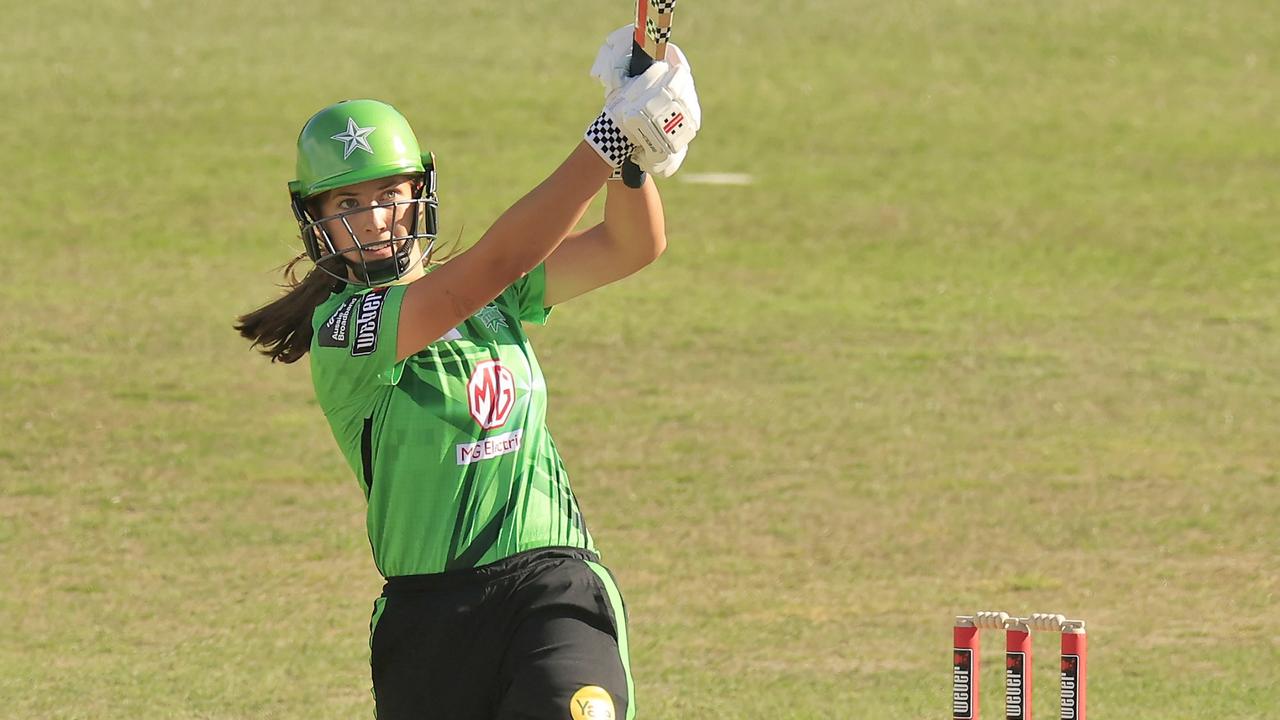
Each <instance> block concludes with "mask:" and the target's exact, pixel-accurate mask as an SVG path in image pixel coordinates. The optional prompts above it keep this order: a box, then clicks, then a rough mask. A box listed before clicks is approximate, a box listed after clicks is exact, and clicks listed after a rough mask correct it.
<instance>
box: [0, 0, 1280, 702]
mask: <svg viewBox="0 0 1280 720" xmlns="http://www.w3.org/2000/svg"><path fill="white" fill-rule="evenodd" d="M534 8H536V10H537V12H534ZM4 15H5V21H4V23H3V24H2V25H0V92H2V93H3V97H4V98H5V99H6V100H7V103H6V110H5V112H4V114H3V115H4V127H5V130H4V137H5V141H4V142H3V143H2V144H0V168H3V175H2V177H3V178H4V189H3V192H0V217H3V219H4V221H3V223H0V247H2V248H3V252H4V257H5V263H4V264H3V267H4V268H5V269H6V271H7V273H6V274H7V277H6V281H5V282H4V283H3V284H0V301H3V303H4V312H3V313H0V343H3V345H4V347H5V348H6V352H5V363H4V367H3V370H0V717H4V718H15V719H16V718H22V719H24V720H26V719H29V718H60V719H61V718H66V719H70V718H131V719H132V718H139V719H142V718H148V719H149V718H157V719H159V718H165V719H169V718H208V719H213V718H217V719H224V718H226V719H230V718H307V719H319V718H351V717H371V716H372V702H371V699H370V697H369V693H368V684H369V683H368V670H367V665H366V662H367V652H368V648H367V645H366V641H367V635H366V633H367V624H368V613H369V610H370V608H371V603H372V600H373V598H374V597H375V596H376V595H377V593H378V591H379V588H380V586H381V582H380V578H379V577H378V576H377V574H376V572H375V571H374V568H373V566H372V562H371V561H370V559H369V549H368V544H367V540H366V539H365V536H364V530H363V501H362V498H361V495H360V492H359V490H358V487H357V484H356V483H355V482H354V480H353V478H351V477H350V475H349V473H348V472H347V471H346V469H345V466H344V465H343V463H342V461H341V458H340V456H339V454H338V451H337V448H336V446H335V445H334V442H333V440H332V438H331V437H330V435H329V431H328V428H327V426H326V424H325V422H324V419H323V418H322V416H321V414H320V412H319V411H318V409H317V407H316V406H315V403H314V401H313V400H312V397H311V389H310V380H309V377H308V375H307V370H306V368H305V366H297V367H272V366H269V365H268V364H267V363H266V362H265V361H263V360H262V359H261V358H260V357H258V356H256V355H255V354H253V353H250V352H249V351H248V349H247V348H246V347H245V345H244V343H242V342H241V341H240V340H239V339H238V338H237V337H236V336H235V335H234V334H233V332H232V331H231V321H232V318H233V317H234V316H235V315H236V314H238V313H240V312H243V311H245V310H247V309H250V308H252V307H254V306H256V305H257V304H259V303H260V302H262V301H264V300H266V299H268V298H269V297H271V296H272V293H273V287H272V283H273V282H274V281H275V279H276V277H277V276H276V275H274V274H273V273H272V272H271V271H270V269H271V268H273V267H275V266H278V265H280V264H281V263H283V262H284V261H285V260H287V259H288V257H289V256H290V255H291V254H292V253H293V252H294V250H293V247H294V242H295V241H294V238H296V231H297V228H296V225H294V224H293V223H292V219H291V216H290V214H289V210H288V207H287V204H286V197H285V182H286V181H287V180H288V179H290V178H291V177H292V172H293V155H292V154H293V148H292V143H293V140H294V138H295V136H296V133H297V130H298V128H299V127H300V125H301V123H302V122H303V121H304V120H305V119H306V117H308V116H309V115H310V114H311V113H312V112H313V111H314V110H316V109H317V108H319V107H321V106H323V105H325V104H328V103H329V102H332V101H334V100H336V99H340V98H345V97H360V96H367V97H378V98H382V99H386V100H388V101H391V102H393V103H394V104H396V105H397V106H398V107H400V108H401V109H402V110H403V111H404V112H405V114H406V115H407V116H408V117H409V119H410V120H411V122H412V123H413V124H414V126H415V128H416V129H417V131H418V133H419V135H420V137H422V138H423V140H424V144H425V145H427V146H428V147H430V148H431V149H432V150H434V151H435V152H436V154H437V156H438V158H439V165H440V168H441V176H440V184H441V197H442V204H443V208H442V209H443V225H444V227H443V231H444V232H443V234H444V235H445V236H446V237H448V238H461V242H464V243H465V242H469V241H473V240H474V239H475V238H476V237H478V236H479V234H480V233H481V232H482V231H483V230H484V228H485V227H487V224H488V222H489V221H491V220H492V219H493V218H494V217H495V216H496V215H497V213H498V212H500V211H501V210H502V209H503V208H504V207H506V206H507V205H508V204H510V203H511V202H513V201H514V200H515V199H517V198H518V197H519V196H520V195H521V194H522V193H523V192H524V191H525V190H527V189H528V188H530V187H532V186H533V185H534V184H535V183H536V182H538V181H539V180H540V179H541V178H542V177H543V176H544V175H545V174H546V173H547V172H548V171H549V170H550V169H552V168H553V167H554V165H555V164H556V163H557V162H558V161H559V159H560V158H561V157H563V155H564V154H565V153H567V151H568V150H569V149H570V148H571V147H572V145H573V143H574V142H575V140H576V137H577V134H578V133H579V132H580V131H581V130H582V128H583V127H585V125H586V123H587V122H588V121H589V120H590V118H591V117H593V116H594V113H595V112H596V110H597V109H598V103H599V97H598V88H597V87H596V86H595V85H594V84H593V81H591V80H590V79H589V78H587V77H586V69H587V67H588V66H589V64H590V62H591V60H592V58H593V56H594V52H595V48H596V45H597V43H598V41H599V40H600V39H602V38H603V37H604V35H605V34H606V33H607V32H608V31H609V30H611V29H613V28H614V27H616V26H617V25H619V24H621V23H622V22H623V21H625V20H626V17H627V8H626V5H625V3H600V2H585V1H583V0H571V1H570V2H564V3H558V4H545V3H540V4H536V5H530V4H517V3H508V2H497V1H496V0H486V1H484V2H471V3H427V2H418V3H389V4H376V5H375V4H371V3H340V2H331V1H329V0H325V1H323V2H309V3H282V2H266V3H251V2H243V1H240V0H236V1H234V2H232V1H227V2H205V3H182V2H175V1H173V0H142V1H141V2H123V1H122V0H104V1H102V2H95V3H72V2H67V1H65V0H50V1H48V2H40V3H26V4H18V5H14V6H13V7H7V8H6V10H5V13H4ZM677 22H678V26H677V28H676V32H677V41H678V42H680V43H681V44H682V45H683V46H684V47H685V48H686V49H687V50H688V52H689V55H690V58H691V60H692V62H693V64H694V66H695V69H696V73H697V77H698V82H699V89H700V93H701V97H702V102H703V107H704V111H705V116H706V119H705V126H704V129H703V133H702V135H701V136H700V137H699V139H698V141H697V142H696V143H695V145H694V148H693V150H692V153H691V155H690V158H689V160H688V162H687V164H686V167H685V170H686V171H688V172H691V173H693V172H739V173H751V174H753V175H754V177H755V178H756V182H755V183H754V184H753V185H751V186H747V187H722V186H708V185H694V184H687V183H683V182H681V180H680V178H679V177H676V178H673V179H671V180H668V181H665V182H664V184H663V186H662V187H663V192H664V196H665V199H666V207H667V214H668V221H669V230H670V232H669V236H670V246H671V247H670V249H669V251H668V252H667V254H666V255H665V256H664V258H663V259H662V260H661V261H660V262H659V263H658V264H657V265H655V266H654V267H652V268H650V269H648V270H646V271H645V272H643V273H642V274H640V275H638V276H636V277H635V278H632V279H629V280H627V281H625V282H623V283H621V284H619V285H618V286H616V287H614V288H610V289H608V290H605V291H602V292H599V293H596V294H595V295H592V296H590V297H587V298H583V299H581V300H577V301H575V302H573V303H570V304H568V305H566V306H565V307H563V308H561V309H560V310H558V311H557V313H556V315H555V316H554V318H553V322H552V323H551V324H550V325H549V326H548V327H546V328H545V329H540V330H538V331H537V333H536V335H535V344H536V347H537V348H538V350H539V354H540V357H541V359H542V364H543V366H544V368H545V369H546V371H547V374H548V382H549V384H550V386H551V388H552V393H553V398H552V406H551V423H552V430H553V432H555V434H556V438H557V442H558V445H559V446H560V449H561V451H562V453H563V454H564V456H565V458H566V462H567V463H568V465H569V467H570V471H571V473H572V474H573V477H574V483H575V488H576V491H577V493H578V496H579V498H580V500H581V502H582V505H583V507H584V511H585V512H586V514H587V518H588V521H589V522H590V523H591V526H592V528H593V531H594V533H595V535H596V538H597V541H598V542H599V543H600V545H601V547H602V549H603V550H604V552H605V560H606V561H607V562H608V563H609V565H610V566H611V567H612V568H614V569H615V571H616V573H617V575H618V577H619V580H620V582H621V584H622V587H623V590H624V592H625V593H626V597H627V600H628V603H629V607H630V613H631V620H632V633H633V651H632V652H633V665H634V670H635V673H636V677H637V685H638V694H639V705H640V711H641V717H644V718H686V717H687V718H694V717H699V718H703V717H705V718H769V719H801V720H803V719H809V718H841V719H843V718H874V719H879V718H884V719H898V718H912V719H921V720H923V719H924V718H937V717H943V716H944V715H945V713H946V712H947V711H948V704H949V693H950V684H949V683H950V675H949V673H950V666H949V664H948V660H949V647H950V621H951V617H952V616H953V615H955V614H957V613H962V612H969V611H973V610H977V609H983V608H1005V609H1010V610H1018V609H1021V610H1026V611H1032V610H1053V611H1059V612H1064V613H1067V614H1069V615H1071V616H1073V617H1075V616H1078V617H1083V618H1085V619H1086V620H1087V621H1088V622H1089V627H1090V645H1091V650H1092V652H1091V658H1090V660H1091V667H1090V680H1091V682H1090V688H1089V693H1090V710H1091V712H1092V717H1093V718H1095V720H1101V719H1105V718H1112V719H1114V718H1130V719H1144V718H1150V719H1153V720H1154V719H1156V718H1159V719H1160V720H1169V719H1170V718H1197V719H1202V718H1273V717H1276V716H1277V715H1278V714H1280V612H1277V611H1278V610H1280V529H1277V528H1278V525H1277V518H1278V517H1280V459H1278V458H1280V456H1278V454H1277V450H1276V442H1277V438H1278V437H1280V369H1278V368H1280V362H1278V361H1277V358H1280V339H1278V338H1277V329H1278V328H1280V310H1277V298H1280V251H1278V250H1277V241H1278V240H1280V237H1278V235H1277V230H1276V228H1277V226H1278V222H1277V221H1278V220H1280V53H1278V52H1277V45H1276V42H1275V38H1277V37H1280V11H1278V10H1277V6H1276V4H1275V3H1274V2H1273V1H1271V0H1227V1H1225V2H1221V3H1216V4H1215V3H1199V2H1189V1H1187V0H1173V1H1171V2H1164V3H1150V2H1136V1H1134V0H1128V1H1121V0H1090V1H1089V2H1065V3H1050V2H1044V1H1041V0H1026V1H1024V2H1016V3H1001V2H983V1H982V0H918V1H912V2H898V3H872V2H866V1H865V0H812V1H811V2H807V3H767V2H755V1H752V0H748V1H746V2H740V3H728V2H714V3H713V2H705V3H703V2H695V1H694V0H684V1H683V2H682V3H681V7H680V15H679V17H678V21H677ZM987 647H988V648H989V649H992V650H994V651H995V653H993V654H992V655H991V656H990V658H989V659H988V660H987V665H988V668H990V669H994V668H995V666H997V665H998V660H995V658H996V657H997V654H998V652H999V643H997V642H995V641H994V639H993V641H991V642H988V644H987ZM1039 648H1040V653H1039V658H1038V662H1037V672H1038V674H1039V677H1040V679H1041V680H1042V681H1049V682H1045V683H1044V684H1041V685H1040V686H1039V687H1037V707H1036V710H1037V714H1039V715H1040V716H1041V717H1056V712H1054V707H1053V701H1054V696H1055V691H1054V690H1053V686H1052V684H1051V682H1052V679H1053V678H1054V677H1056V676H1055V674H1054V673H1053V671H1052V670H1053V668H1052V665H1053V663H1052V660H1053V658H1052V657H1051V656H1052V655H1053V648H1054V642H1041V643H1040V645H1039ZM984 685H985V689H986V691H987V692H986V697H985V698H984V703H985V705H986V707H987V709H988V712H990V713H992V715H991V716H994V715H995V714H996V712H995V711H998V710H999V708H1000V705H999V704H998V702H997V696H998V694H999V692H1000V686H1001V683H1000V682H999V680H998V678H997V675H996V674H995V673H994V672H991V673H990V674H989V675H988V676H987V677H986V678H985V682H984Z"/></svg>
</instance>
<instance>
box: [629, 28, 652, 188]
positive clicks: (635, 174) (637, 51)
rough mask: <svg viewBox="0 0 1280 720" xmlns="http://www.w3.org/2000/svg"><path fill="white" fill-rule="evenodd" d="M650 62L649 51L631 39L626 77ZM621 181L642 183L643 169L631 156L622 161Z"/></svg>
mask: <svg viewBox="0 0 1280 720" xmlns="http://www.w3.org/2000/svg"><path fill="white" fill-rule="evenodd" d="M652 64H653V58H651V57H649V53H647V52H645V51H644V47H643V46H641V45H640V43H638V42H636V41H635V40H634V39H633V40H632V41H631V64H630V65H629V66H628V67H627V77H635V76H637V75H639V74H641V73H643V72H644V71H645V70H648V69H649V66H650V65H652ZM622 182H623V183H625V184H626V186H627V187H629V188H638V187H640V186H641V185H644V171H643V170H641V169H640V166H639V165H636V164H635V163H634V162H632V161H631V158H627V160H626V162H624V163H622Z"/></svg>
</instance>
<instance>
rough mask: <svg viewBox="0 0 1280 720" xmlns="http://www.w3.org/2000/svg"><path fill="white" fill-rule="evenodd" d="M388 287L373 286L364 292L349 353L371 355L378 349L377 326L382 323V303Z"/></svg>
mask: <svg viewBox="0 0 1280 720" xmlns="http://www.w3.org/2000/svg"><path fill="white" fill-rule="evenodd" d="M387 290H388V288H385V287H380V288H374V289H372V290H370V291H369V292H367V293H365V294H364V301H363V302H362V303H360V313H359V314H358V315H356V329H355V333H354V334H355V336H356V340H355V343H354V344H353V345H352V346H351V355H352V356H353V357H359V356H361V355H372V354H373V353H374V351H375V350H377V349H378V326H379V325H380V324H381V323H382V305H383V303H384V302H385V301H386V297H387Z"/></svg>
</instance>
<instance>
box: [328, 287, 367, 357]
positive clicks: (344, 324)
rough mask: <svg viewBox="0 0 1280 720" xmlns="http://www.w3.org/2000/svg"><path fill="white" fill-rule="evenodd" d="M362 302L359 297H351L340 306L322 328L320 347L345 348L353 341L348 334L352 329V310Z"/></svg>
mask: <svg viewBox="0 0 1280 720" xmlns="http://www.w3.org/2000/svg"><path fill="white" fill-rule="evenodd" d="M358 302H360V298H358V297H350V298H347V299H346V300H344V301H343V302H342V304H341V305H339V306H338V309H337V310H334V311H333V314H332V315H330V316H329V319H328V320H325V321H324V324H323V325H321V326H320V339H319V341H318V342H319V343H320V347H335V348H344V347H346V346H347V343H348V342H350V341H351V335H350V334H349V333H348V332H347V331H348V330H350V329H351V309H352V308H354V307H355V306H356V303H358Z"/></svg>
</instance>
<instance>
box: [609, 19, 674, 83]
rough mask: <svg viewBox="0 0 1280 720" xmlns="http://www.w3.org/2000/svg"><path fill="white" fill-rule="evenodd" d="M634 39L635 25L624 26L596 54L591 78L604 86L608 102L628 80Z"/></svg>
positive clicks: (611, 35)
mask: <svg viewBox="0 0 1280 720" xmlns="http://www.w3.org/2000/svg"><path fill="white" fill-rule="evenodd" d="M634 38H635V26H634V25H623V26H622V27H620V28H618V29H617V30H614V31H613V32H611V33H609V37H607V38H605V40H604V44H603V45H601V46H600V51H599V52H597V53H596V61H595V62H594V63H592V64H591V77H593V78H595V79H597V80H599V81H600V84H601V85H604V96H605V99H606V100H607V99H608V98H609V96H610V95H612V94H614V93H615V92H617V90H618V88H620V87H622V82H623V81H624V80H626V78H627V69H628V68H629V67H630V65H631V45H632V41H633V39H634ZM668 47H669V46H668Z"/></svg>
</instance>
